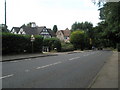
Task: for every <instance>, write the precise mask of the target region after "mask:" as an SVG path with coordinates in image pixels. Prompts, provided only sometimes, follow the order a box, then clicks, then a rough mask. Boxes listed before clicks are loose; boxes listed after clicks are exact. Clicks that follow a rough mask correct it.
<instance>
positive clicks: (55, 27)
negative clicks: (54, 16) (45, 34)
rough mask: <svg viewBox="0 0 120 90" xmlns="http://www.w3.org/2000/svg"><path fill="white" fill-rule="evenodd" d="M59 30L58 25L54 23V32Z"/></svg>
mask: <svg viewBox="0 0 120 90" xmlns="http://www.w3.org/2000/svg"><path fill="white" fill-rule="evenodd" d="M57 31H58V28H57V25H54V26H53V32H55V33H56V32H57Z"/></svg>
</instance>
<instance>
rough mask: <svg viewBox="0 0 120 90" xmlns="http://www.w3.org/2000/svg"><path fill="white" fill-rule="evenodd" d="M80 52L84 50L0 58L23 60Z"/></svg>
mask: <svg viewBox="0 0 120 90" xmlns="http://www.w3.org/2000/svg"><path fill="white" fill-rule="evenodd" d="M79 52H83V51H71V52H43V53H34V54H18V55H5V56H2V59H0V62H6V61H14V60H23V59H28V58H38V57H46V56H57V55H59V54H72V53H79Z"/></svg>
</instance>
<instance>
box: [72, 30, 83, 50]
mask: <svg viewBox="0 0 120 90" xmlns="http://www.w3.org/2000/svg"><path fill="white" fill-rule="evenodd" d="M70 42H71V43H72V44H73V46H74V48H75V49H81V50H83V49H84V31H74V32H72V34H71V36H70Z"/></svg>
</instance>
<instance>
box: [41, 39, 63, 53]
mask: <svg viewBox="0 0 120 90" xmlns="http://www.w3.org/2000/svg"><path fill="white" fill-rule="evenodd" d="M43 46H48V47H49V50H50V51H51V50H54V49H55V48H56V49H57V51H61V42H60V40H59V39H57V38H45V39H44V41H43Z"/></svg>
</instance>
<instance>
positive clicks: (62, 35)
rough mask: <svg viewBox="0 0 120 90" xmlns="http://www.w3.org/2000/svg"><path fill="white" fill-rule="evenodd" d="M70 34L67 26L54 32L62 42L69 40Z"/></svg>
mask: <svg viewBox="0 0 120 90" xmlns="http://www.w3.org/2000/svg"><path fill="white" fill-rule="evenodd" d="M70 34H71V31H70V30H69V29H68V28H66V29H65V30H58V31H57V32H56V36H57V38H58V39H60V41H63V42H70Z"/></svg>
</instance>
